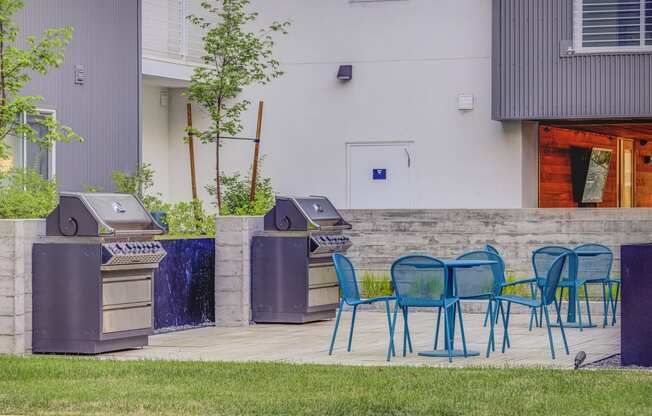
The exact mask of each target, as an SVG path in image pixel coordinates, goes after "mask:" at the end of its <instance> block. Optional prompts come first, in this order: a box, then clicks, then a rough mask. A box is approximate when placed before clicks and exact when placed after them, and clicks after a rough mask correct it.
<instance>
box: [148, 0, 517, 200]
mask: <svg viewBox="0 0 652 416" xmlns="http://www.w3.org/2000/svg"><path fill="white" fill-rule="evenodd" d="M254 6H255V7H256V8H257V9H258V10H259V11H260V16H261V17H260V19H261V21H262V22H271V21H273V20H280V19H290V20H291V21H292V23H293V24H292V27H291V29H290V32H291V33H290V35H288V36H286V37H284V38H282V39H279V42H278V47H277V50H276V55H277V57H278V58H279V59H280V60H281V62H282V63H283V69H284V70H285V72H286V74H285V75H284V76H283V77H282V78H280V79H279V80H276V81H274V82H272V83H271V84H270V85H268V86H265V87H255V88H251V89H249V90H247V91H246V92H245V94H244V96H246V97H247V98H249V99H250V100H251V101H252V102H254V105H252V107H251V109H250V111H249V112H248V113H247V114H245V116H244V119H243V121H244V122H245V124H246V129H245V131H243V132H242V134H243V135H246V136H253V135H254V131H255V121H256V105H255V103H256V102H257V101H258V100H259V99H263V100H264V101H265V117H264V127H263V139H262V142H261V150H262V153H263V154H264V155H266V159H265V162H264V166H263V174H264V175H267V176H271V177H272V179H273V183H274V187H275V189H276V191H277V192H278V193H281V194H315V193H316V194H324V195H328V196H330V197H331V199H332V200H333V202H334V203H335V204H336V205H337V206H339V207H346V206H347V192H346V190H347V177H346V143H347V142H351V141H356V142H359V141H373V142H377V141H413V142H414V145H413V149H414V151H415V156H414V169H415V175H414V177H415V178H416V180H415V181H413V184H414V189H413V191H414V193H415V204H414V207H415V208H421V207H423V208H426V207H428V208H443V207H447V208H454V207H464V208H491V207H520V206H521V205H522V180H521V178H522V171H521V163H522V162H521V160H522V155H521V152H522V146H521V127H520V123H500V122H494V121H492V120H491V114H490V110H491V109H490V97H491V95H490V93H491V65H490V59H491V1H490V0H438V1H432V0H405V1H384V2H372V3H351V2H348V1H345V0H340V1H323V0H266V1H264V2H262V1H255V2H254ZM340 64H353V66H354V69H353V80H352V81H351V82H348V83H341V82H339V81H337V79H336V73H337V69H338V66H339V65H340ZM458 93H473V94H474V95H475V109H474V110H473V111H471V112H467V113H462V112H460V111H458V110H457V95H458ZM169 116H170V120H169V134H170V140H169V142H170V150H169V152H170V162H171V166H170V173H171V175H170V176H169V187H170V188H169V189H170V190H174V192H173V195H170V198H171V199H172V200H182V199H188V198H189V197H190V185H189V180H187V179H186V176H185V172H187V157H186V158H183V157H178V155H179V154H181V153H180V152H181V151H182V148H183V144H182V142H181V141H180V140H179V139H178V138H179V137H182V135H183V128H184V126H185V103H184V97H182V96H181V94H180V91H179V90H174V91H171V93H170V112H169ZM193 118H194V124H195V126H197V127H200V128H201V126H203V125H205V124H206V120H205V118H206V117H205V114H202V111H199V110H197V111H195V114H194V116H193ZM172 137H175V139H174V140H173V139H172ZM197 147H198V150H197V158H198V160H197V167H198V175H199V186H200V187H203V185H205V184H207V183H209V182H210V181H211V180H212V179H213V177H214V145H198V146H197ZM184 151H185V154H187V150H184ZM252 151H253V146H252V145H251V144H249V143H242V142H228V143H226V144H225V145H224V146H223V147H222V149H221V154H222V157H221V163H222V166H223V169H224V171H225V172H227V173H230V172H233V171H241V172H244V173H246V172H247V171H248V170H249V167H250V164H251V154H252ZM145 153H147V151H146V150H145ZM172 173H174V175H172ZM181 173H183V174H181ZM379 208H381V207H379Z"/></svg>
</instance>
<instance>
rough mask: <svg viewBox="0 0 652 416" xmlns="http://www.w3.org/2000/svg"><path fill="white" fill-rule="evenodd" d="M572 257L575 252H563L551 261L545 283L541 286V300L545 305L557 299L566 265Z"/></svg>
mask: <svg viewBox="0 0 652 416" xmlns="http://www.w3.org/2000/svg"><path fill="white" fill-rule="evenodd" d="M572 258H573V253H562V254H560V255H559V256H558V257H556V258H555V259H554V260H553V261H552V262H551V263H550V267H549V268H548V272H547V273H546V277H545V280H544V283H543V285H542V287H541V293H542V299H541V302H542V303H543V304H544V305H550V304H551V303H552V302H553V301H554V300H555V296H556V294H557V286H558V285H559V282H560V281H561V276H562V274H563V270H564V267H566V265H567V264H568V262H569V261H570V259H572Z"/></svg>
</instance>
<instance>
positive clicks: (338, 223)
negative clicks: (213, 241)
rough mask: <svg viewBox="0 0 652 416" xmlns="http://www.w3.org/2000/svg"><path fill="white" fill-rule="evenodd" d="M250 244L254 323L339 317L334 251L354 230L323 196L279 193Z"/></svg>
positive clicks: (345, 243)
mask: <svg viewBox="0 0 652 416" xmlns="http://www.w3.org/2000/svg"><path fill="white" fill-rule="evenodd" d="M264 222H265V226H264V232H263V233H262V234H261V235H256V236H254V237H253V241H252V245H251V267H252V281H251V304H252V319H253V321H254V322H260V323H262V322H270V323H306V322H313V321H317V320H323V319H330V318H333V317H334V316H335V311H336V309H337V307H338V303H339V286H338V283H337V276H336V274H335V267H334V265H333V260H332V258H331V254H332V253H334V252H342V253H344V252H346V250H347V249H348V248H349V247H350V246H351V241H350V239H349V238H348V237H347V236H345V235H344V234H343V231H344V230H349V229H351V225H350V224H349V223H347V222H346V221H345V220H344V219H343V218H342V216H341V215H340V214H339V212H338V211H337V210H336V209H335V207H334V206H333V205H332V204H331V202H330V201H329V200H328V199H327V198H325V197H316V196H313V197H305V198H298V197H297V198H295V197H276V204H275V206H274V207H273V208H272V209H271V210H270V211H269V212H268V213H267V215H265V219H264Z"/></svg>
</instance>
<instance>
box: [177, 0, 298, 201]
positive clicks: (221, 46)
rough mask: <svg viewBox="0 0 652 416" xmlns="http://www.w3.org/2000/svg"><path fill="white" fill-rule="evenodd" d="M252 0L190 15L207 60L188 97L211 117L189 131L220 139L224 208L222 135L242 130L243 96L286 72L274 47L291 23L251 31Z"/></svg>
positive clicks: (209, 5) (211, 5)
mask: <svg viewBox="0 0 652 416" xmlns="http://www.w3.org/2000/svg"><path fill="white" fill-rule="evenodd" d="M249 2H250V0H210V1H202V2H201V6H202V8H203V9H204V10H205V11H206V12H207V16H208V17H200V16H197V15H190V16H188V20H189V21H190V22H191V23H192V24H194V25H196V26H198V27H200V28H201V29H202V30H204V31H205V35H204V37H203V40H204V56H203V57H202V61H203V64H204V65H202V66H200V67H197V68H196V69H195V71H194V74H193V76H192V78H191V81H190V87H189V88H188V97H189V98H190V100H192V101H195V102H197V103H199V104H200V105H202V106H203V107H204V108H205V109H206V111H207V112H208V114H209V115H210V118H211V122H212V123H211V125H210V126H209V127H208V128H207V129H206V130H204V131H199V130H197V129H194V128H189V129H188V131H187V133H188V134H189V135H190V134H192V135H194V136H195V137H198V138H199V139H200V140H201V141H202V142H203V143H215V185H216V196H217V208H218V211H219V208H220V206H221V190H220V138H224V137H229V136H230V137H233V136H236V135H237V134H238V133H240V132H241V131H242V124H241V122H240V117H241V115H242V113H243V112H244V111H245V110H247V108H248V107H249V105H250V104H251V102H250V101H248V100H246V99H242V100H238V99H237V97H238V95H239V94H240V93H241V92H242V90H243V89H244V88H245V87H247V86H249V85H252V84H266V83H268V82H270V81H271V80H273V79H275V78H278V77H279V76H281V75H282V74H283V71H281V70H280V63H279V61H277V60H276V59H274V57H273V54H272V50H273V47H274V44H275V42H274V35H275V34H287V28H288V27H289V25H290V23H289V22H287V21H285V22H274V23H272V24H271V25H270V26H267V27H265V28H264V29H261V30H260V31H250V29H249V28H250V27H251V26H253V25H254V24H255V21H256V19H257V17H258V13H255V12H248V11H247V10H246V8H247V6H248V5H249Z"/></svg>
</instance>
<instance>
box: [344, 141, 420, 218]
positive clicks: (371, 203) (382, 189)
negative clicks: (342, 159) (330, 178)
mask: <svg viewBox="0 0 652 416" xmlns="http://www.w3.org/2000/svg"><path fill="white" fill-rule="evenodd" d="M347 161H348V184H349V189H348V191H349V195H348V196H349V198H348V201H349V204H348V205H349V208H358V209H361V208H411V207H412V204H413V200H412V199H413V193H412V184H411V171H412V165H413V160H412V144H411V143H409V142H401V143H396V142H395V143H349V144H348V145H347Z"/></svg>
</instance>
